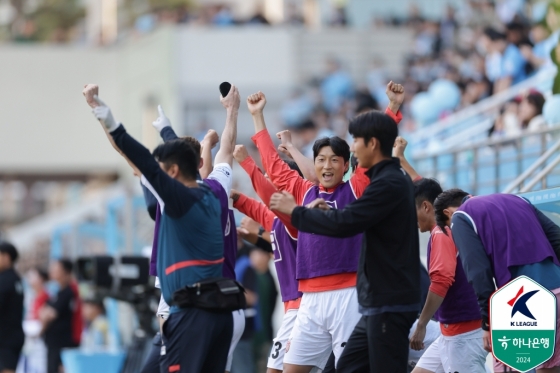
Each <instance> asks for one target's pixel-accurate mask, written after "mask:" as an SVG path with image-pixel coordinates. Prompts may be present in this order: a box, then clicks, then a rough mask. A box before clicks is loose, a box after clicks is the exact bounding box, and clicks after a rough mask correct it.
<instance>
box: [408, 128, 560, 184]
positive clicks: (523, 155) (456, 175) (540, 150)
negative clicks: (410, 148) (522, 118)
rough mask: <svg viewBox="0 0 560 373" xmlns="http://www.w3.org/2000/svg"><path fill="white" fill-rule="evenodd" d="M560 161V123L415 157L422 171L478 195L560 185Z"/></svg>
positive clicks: (443, 182)
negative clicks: (558, 167)
mask: <svg viewBox="0 0 560 373" xmlns="http://www.w3.org/2000/svg"><path fill="white" fill-rule="evenodd" d="M558 163H560V127H552V128H547V129H543V130H539V131H534V132H524V133H521V134H520V135H518V136H514V137H506V138H500V139H484V140H479V141H476V142H473V143H471V144H466V145H455V147H454V148H453V149H449V150H445V151H439V152H436V153H433V154H424V155H420V156H417V157H414V158H413V164H414V166H415V167H416V169H417V171H418V172H419V173H420V174H421V175H423V176H425V177H434V178H436V179H438V180H439V181H440V182H441V183H442V185H443V186H444V187H445V188H451V187H453V188H455V187H456V188H461V189H464V190H466V191H468V192H469V193H472V194H477V195H483V194H490V193H498V192H501V191H508V192H516V191H520V192H526V191H529V190H537V189H544V188H551V187H557V186H560V170H558V169H557V167H556V165H557V164H558ZM531 178H532V179H531ZM525 182H527V183H525ZM524 183H525V185H524Z"/></svg>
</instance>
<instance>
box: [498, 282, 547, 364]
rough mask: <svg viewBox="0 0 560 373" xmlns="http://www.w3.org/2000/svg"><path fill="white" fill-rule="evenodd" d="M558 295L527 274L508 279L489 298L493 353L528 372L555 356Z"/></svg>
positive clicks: (505, 361)
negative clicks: (508, 280)
mask: <svg viewBox="0 0 560 373" xmlns="http://www.w3.org/2000/svg"><path fill="white" fill-rule="evenodd" d="M556 317H557V316H556V296H555V295H554V294H553V293H551V292H550V291H549V290H548V289H546V288H544V287H542V286H541V285H540V284H538V283H537V282H535V281H533V280H531V279H530V278H529V277H527V276H519V277H517V278H516V279H514V280H512V281H510V282H508V283H507V284H505V285H504V286H503V287H502V288H500V289H499V290H498V291H496V292H495V293H494V294H493V295H492V297H491V298H490V327H491V338H492V353H493V354H494V356H495V357H496V359H498V360H499V361H501V362H502V363H504V364H505V365H508V366H510V367H511V368H513V369H516V370H518V371H520V372H527V371H529V370H531V369H533V368H535V367H537V366H539V365H541V364H542V363H544V362H546V361H547V360H548V359H550V358H551V357H552V354H553V353H554V343H555V340H556V339H555V338H556Z"/></svg>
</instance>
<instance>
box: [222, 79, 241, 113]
mask: <svg viewBox="0 0 560 373" xmlns="http://www.w3.org/2000/svg"><path fill="white" fill-rule="evenodd" d="M220 102H221V103H222V105H223V107H225V108H226V109H227V110H239V104H240V102H241V99H240V98H239V90H238V89H237V87H236V86H234V85H232V86H231V89H230V90H229V93H228V95H227V96H226V97H222V96H221V95H220Z"/></svg>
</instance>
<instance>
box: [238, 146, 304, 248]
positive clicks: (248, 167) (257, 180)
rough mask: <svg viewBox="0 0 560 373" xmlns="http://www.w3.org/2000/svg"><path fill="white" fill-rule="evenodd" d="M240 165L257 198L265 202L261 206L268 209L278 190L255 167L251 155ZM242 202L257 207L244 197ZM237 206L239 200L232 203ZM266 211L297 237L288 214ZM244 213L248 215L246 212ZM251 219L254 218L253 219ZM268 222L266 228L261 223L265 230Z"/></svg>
mask: <svg viewBox="0 0 560 373" xmlns="http://www.w3.org/2000/svg"><path fill="white" fill-rule="evenodd" d="M240 165H241V167H243V169H244V170H245V172H247V174H248V175H249V177H250V178H251V183H252V184H253V189H255V191H256V192H257V194H258V196H259V198H260V199H261V200H262V201H263V202H264V203H265V204H266V206H263V207H265V208H266V209H267V210H268V206H269V205H270V197H271V196H272V195H273V194H274V193H275V192H277V191H278V190H277V189H276V187H275V186H274V185H273V184H272V183H271V182H270V181H268V180H267V179H266V177H265V176H264V175H263V173H262V171H261V170H260V169H259V168H258V167H257V164H256V163H255V160H254V159H253V158H251V157H247V158H245V160H243V162H241V163H240ZM242 202H243V203H251V204H252V207H251V208H252V209H257V207H256V206H255V205H254V203H253V202H249V201H248V200H247V199H244V200H243V201H242ZM254 202H256V201H254ZM257 203H258V202H257ZM237 206H241V203H240V202H239V201H238V202H237V203H235V204H234V207H235V208H237ZM237 209H238V210H239V211H241V210H240V209H239V208H237ZM268 211H269V212H270V213H272V215H273V216H272V219H273V220H274V215H276V216H277V217H278V218H279V219H280V221H281V222H282V223H284V225H285V226H286V228H287V229H288V232H289V233H290V235H291V236H292V237H294V238H296V237H297V234H298V231H297V229H295V228H294V226H293V225H292V222H291V217H290V216H289V215H286V214H282V213H276V212H272V211H270V210H268ZM241 212H242V213H244V212H243V211H241ZM260 214H263V213H260ZM246 215H248V214H246ZM249 217H251V216H249ZM251 218H252V217H251ZM253 220H255V219H253ZM270 224H271V225H270V227H269V228H267V227H266V226H265V225H264V224H262V223H261V225H262V226H263V227H264V229H266V230H267V231H270V229H272V223H270Z"/></svg>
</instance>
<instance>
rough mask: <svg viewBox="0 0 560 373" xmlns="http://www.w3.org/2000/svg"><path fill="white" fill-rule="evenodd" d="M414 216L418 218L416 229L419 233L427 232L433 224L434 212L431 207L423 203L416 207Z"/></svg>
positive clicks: (425, 202)
mask: <svg viewBox="0 0 560 373" xmlns="http://www.w3.org/2000/svg"><path fill="white" fill-rule="evenodd" d="M416 216H417V217H418V228H419V229H420V232H422V233H423V232H429V231H431V230H432V228H433V226H434V224H435V218H434V210H433V208H432V205H431V204H430V203H428V202H427V201H423V202H422V203H421V204H420V206H416Z"/></svg>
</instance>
